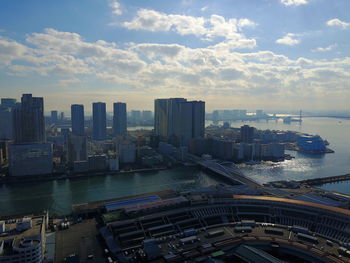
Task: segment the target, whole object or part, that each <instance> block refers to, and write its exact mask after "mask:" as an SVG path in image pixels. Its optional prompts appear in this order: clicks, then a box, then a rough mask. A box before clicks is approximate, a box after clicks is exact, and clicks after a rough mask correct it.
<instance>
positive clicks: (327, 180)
mask: <svg viewBox="0 0 350 263" xmlns="http://www.w3.org/2000/svg"><path fill="white" fill-rule="evenodd" d="M348 180H350V174H344V175H338V176H329V177H321V178H313V179H307V180H302V181H298V183H300V184H304V185H309V186H314V185H322V184H329V183H336V182H341V181H348Z"/></svg>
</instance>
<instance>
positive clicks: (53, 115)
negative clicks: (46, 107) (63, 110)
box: [51, 110, 58, 124]
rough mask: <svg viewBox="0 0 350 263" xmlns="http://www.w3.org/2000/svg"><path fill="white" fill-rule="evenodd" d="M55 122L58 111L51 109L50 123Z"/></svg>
mask: <svg viewBox="0 0 350 263" xmlns="http://www.w3.org/2000/svg"><path fill="white" fill-rule="evenodd" d="M57 122H58V111H57V110H52V111H51V123H53V124H57Z"/></svg>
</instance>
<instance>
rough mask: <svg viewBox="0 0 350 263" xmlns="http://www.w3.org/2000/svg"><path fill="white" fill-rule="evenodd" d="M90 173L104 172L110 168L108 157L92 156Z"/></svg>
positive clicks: (89, 162) (89, 159) (90, 157)
mask: <svg viewBox="0 0 350 263" xmlns="http://www.w3.org/2000/svg"><path fill="white" fill-rule="evenodd" d="M88 165H89V170H90V171H103V170H106V169H107V168H108V159H107V156H106V155H92V156H89V157H88Z"/></svg>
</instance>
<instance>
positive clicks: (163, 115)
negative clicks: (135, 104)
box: [154, 98, 205, 146]
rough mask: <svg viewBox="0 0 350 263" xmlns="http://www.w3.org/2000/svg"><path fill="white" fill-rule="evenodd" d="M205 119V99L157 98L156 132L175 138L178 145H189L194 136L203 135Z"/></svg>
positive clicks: (165, 136) (155, 112) (155, 113)
mask: <svg viewBox="0 0 350 263" xmlns="http://www.w3.org/2000/svg"><path fill="white" fill-rule="evenodd" d="M204 120H205V102H203V101H187V100H186V99H184V98H171V99H157V100H155V103H154V130H155V134H156V135H159V136H161V137H163V138H168V139H169V138H170V139H171V140H172V139H174V141H175V142H177V144H178V145H184V146H188V145H189V142H190V140H191V139H192V138H197V137H203V136H204V127H205V122H204ZM174 141H173V142H174ZM175 144H176V143H175Z"/></svg>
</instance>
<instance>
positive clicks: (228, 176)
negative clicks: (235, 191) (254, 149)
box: [188, 154, 261, 187]
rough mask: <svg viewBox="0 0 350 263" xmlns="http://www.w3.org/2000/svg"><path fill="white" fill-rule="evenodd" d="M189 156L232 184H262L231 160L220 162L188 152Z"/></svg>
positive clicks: (256, 185) (257, 185)
mask: <svg viewBox="0 0 350 263" xmlns="http://www.w3.org/2000/svg"><path fill="white" fill-rule="evenodd" d="M188 158H189V159H191V160H192V161H194V162H195V163H197V164H198V165H200V166H201V167H203V168H205V169H208V170H209V171H211V172H213V173H215V174H216V175H218V176H220V177H221V178H223V179H225V180H227V181H229V182H231V183H232V184H243V185H250V186H255V187H259V186H261V184H259V183H258V182H256V181H255V180H253V179H251V178H249V177H247V176H245V175H244V174H243V173H242V172H241V170H240V169H239V168H238V167H236V166H235V165H234V164H233V163H231V162H227V163H223V162H222V163H219V162H217V161H215V160H211V159H210V160H207V159H203V158H200V157H198V156H195V155H192V154H188ZM225 164H230V166H226V165H225Z"/></svg>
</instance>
